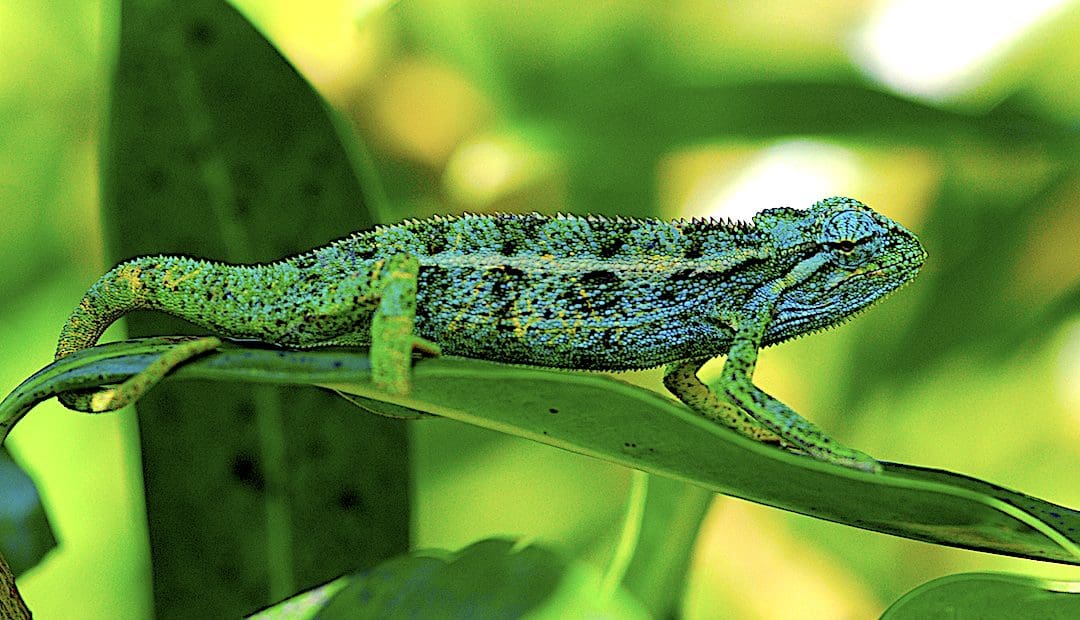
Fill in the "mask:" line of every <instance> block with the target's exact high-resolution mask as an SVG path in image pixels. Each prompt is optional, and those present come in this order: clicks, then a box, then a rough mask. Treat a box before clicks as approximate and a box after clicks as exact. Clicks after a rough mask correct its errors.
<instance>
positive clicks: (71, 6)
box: [0, 0, 1080, 617]
mask: <svg viewBox="0 0 1080 620" xmlns="http://www.w3.org/2000/svg"><path fill="white" fill-rule="evenodd" d="M236 4H237V6H238V7H239V8H240V9H241V10H242V11H244V12H245V13H246V14H247V15H249V16H250V17H251V18H252V19H253V21H255V23H256V24H257V25H259V27H260V28H262V29H263V30H264V32H266V33H267V34H268V36H269V37H270V38H271V40H273V41H274V42H275V43H276V44H277V45H279V47H280V48H281V49H282V50H283V52H284V53H285V55H286V56H287V57H288V58H290V59H291V60H292V61H293V62H294V63H296V64H297V66H298V67H299V68H300V69H301V70H302V71H303V72H304V74H305V75H306V76H307V77H308V78H309V79H310V80H311V81H312V82H313V83H314V84H315V85H316V86H317V87H318V88H319V89H320V90H321V92H322V93H323V94H324V95H325V96H326V97H327V98H328V99H329V100H330V102H331V103H332V104H333V105H334V106H336V107H337V108H338V109H339V110H341V111H342V113H343V114H344V115H346V116H347V117H348V118H349V119H350V121H351V122H352V123H353V126H354V127H355V128H356V129H357V131H358V135H359V137H360V140H361V141H362V146H363V148H364V151H365V152H366V153H367V155H368V156H369V158H370V161H371V162H373V163H374V165H375V168H374V170H375V172H376V174H375V175H374V176H375V177H377V181H378V183H379V190H378V191H383V192H385V194H386V196H387V198H388V204H391V205H393V208H394V212H392V213H390V212H388V213H385V214H382V216H383V217H385V218H386V219H388V220H390V219H397V218H399V217H406V216H413V215H424V214H429V213H433V212H450V211H461V210H495V209H499V210H515V211H523V210H543V211H555V210H572V211H575V212H602V213H609V214H633V215H663V216H691V215H704V214H716V215H732V214H736V207H738V208H741V209H747V210H752V209H757V208H763V207H769V206H777V204H778V203H789V204H792V205H793V206H798V205H799V204H805V203H806V202H808V201H809V200H812V199H813V198H817V197H821V196H822V195H826V194H850V195H854V196H856V197H858V198H860V199H862V200H864V201H865V202H867V203H869V204H871V205H873V206H874V207H875V208H877V209H879V210H880V211H882V212H884V213H886V214H888V215H890V216H891V217H894V218H895V219H897V220H899V221H901V222H902V223H904V224H905V225H906V226H908V227H909V228H911V229H912V230H914V231H916V232H917V233H918V234H919V235H920V237H921V238H922V239H923V241H924V244H925V245H926V246H927V249H928V251H929V254H930V256H929V259H928V262H927V266H926V268H925V272H924V273H923V274H922V275H921V276H920V277H919V278H918V279H917V280H916V281H915V282H914V283H913V284H912V285H910V286H909V287H907V289H905V290H904V291H901V292H900V293H898V294H897V295H896V296H895V298H894V299H890V300H887V301H886V302H884V303H883V304H882V305H881V306H880V307H878V308H875V309H874V310H872V311H870V312H868V313H866V314H865V315H864V316H861V317H859V318H857V319H856V320H854V321H853V322H852V323H851V324H850V325H845V326H843V327H841V328H839V329H837V330H834V331H832V332H830V333H827V334H821V335H816V336H812V337H808V338H804V339H802V340H800V341H797V342H795V343H791V344H789V345H785V346H784V347H781V348H778V349H775V350H769V351H767V352H765V354H764V355H763V358H762V360H761V361H760V363H759V371H758V379H759V382H760V383H761V384H762V385H763V386H764V387H765V388H766V389H768V390H770V391H771V392H773V393H775V394H776V395H777V396H779V397H781V398H782V399H783V400H785V401H787V402H789V403H790V404H792V405H793V406H794V408H795V409H796V410H798V411H800V412H801V413H804V414H805V415H807V417H809V418H811V419H813V420H814V421H815V422H818V423H820V425H821V426H823V427H824V428H826V429H829V430H830V431H831V432H832V433H833V434H835V435H837V436H838V438H839V439H841V440H843V441H845V443H848V444H850V445H854V446H857V447H859V448H861V449H864V450H865V451H867V452H869V453H871V454H873V455H875V456H878V457H880V458H884V459H888V460H894V461H902V462H908V463H918V464H923V465H930V466H937V467H943V468H947V469H950V470H955V471H961V472H966V473H970V474H973V475H976V476H978V477H980V478H984V479H988V480H993V481H995V482H998V483H1001V484H1003V485H1005V486H1008V487H1011V488H1020V489H1024V490H1026V491H1029V492H1031V493H1033V494H1035V495H1038V496H1040V497H1045V498H1047V499H1050V500H1053V501H1056V502H1058V503H1061V504H1065V505H1072V506H1076V505H1078V504H1080V495H1078V494H1080V488H1078V487H1077V485H1076V483H1075V476H1074V475H1072V473H1071V472H1074V471H1076V465H1077V460H1078V459H1080V449H1078V446H1080V392H1078V391H1077V387H1076V386H1077V385H1080V323H1078V322H1077V321H1076V318H1075V317H1076V314H1077V300H1078V296H1077V290H1080V285H1078V280H1080V244H1078V243H1076V232H1075V231H1076V230H1078V227H1080V207H1078V202H1080V175H1078V174H1077V168H1076V164H1075V162H1076V161H1077V160H1078V157H1077V156H1078V155H1080V136H1078V129H1077V128H1078V126H1080V125H1078V124H1077V119H1078V118H1080V99H1077V96H1076V89H1075V88H1074V86H1073V84H1074V82H1075V79H1074V76H1075V75H1076V73H1077V67H1078V65H1080V54H1078V53H1077V52H1076V50H1075V40H1076V38H1077V37H1078V36H1080V11H1077V7H1076V4H1075V3H1074V2H1066V3H1062V5H1061V8H1059V9H1058V10H1057V11H1056V12H1053V13H1048V14H1047V16H1046V17H1045V18H1044V19H1043V20H1042V21H1040V22H1037V23H1035V24H1034V25H1033V26H1032V27H1031V28H1029V29H1028V30H1026V31H1022V32H1020V33H1019V34H1018V36H1017V38H1016V39H1015V40H1014V41H1013V42H1011V43H1010V44H1008V45H1004V46H1001V47H998V48H995V49H994V50H993V53H989V54H984V61H983V62H982V64H980V65H977V67H976V68H977V71H975V73H974V77H970V75H969V76H965V78H964V81H965V84H967V86H966V88H965V89H963V90H962V91H961V92H960V93H959V94H958V95H955V97H956V98H955V99H942V100H937V99H935V100H920V99H917V98H915V97H913V96H908V95H905V94H904V93H902V92H901V93H892V92H890V91H889V90H888V89H887V88H886V87H885V86H883V83H884V82H882V81H879V78H878V76H876V75H875V74H871V73H868V72H867V71H866V70H864V69H862V68H860V67H863V66H867V65H868V63H867V62H866V58H867V54H868V52H867V51H866V50H865V47H864V43H863V41H864V36H865V35H866V33H867V28H868V25H869V24H872V23H874V22H875V21H876V20H878V19H879V18H880V15H881V13H880V12H881V11H882V9H879V6H882V5H879V3H871V2H861V1H858V0H856V1H853V2H849V1H842V2H831V3H815V4H814V5H813V8H810V7H811V5H809V4H807V3H800V2H794V1H777V2H767V3H761V2H734V3H717V2H711V1H709V0H677V1H675V2H667V3H636V2H608V3H582V2H569V1H566V0H557V1H555V2H544V3H539V2H535V3H506V2H501V1H498V0H472V1H468V2H459V1H454V2H450V1H449V0H415V1H414V0H401V1H399V2H396V3H380V2H376V1H371V2H356V1H353V0H325V1H322V2H304V3H292V2H271V1H269V0H244V1H239V0H238V1H237V3H236ZM888 4H890V3H885V5H888ZM927 4H929V3H927ZM1000 4H1013V3H1000ZM1017 6H1019V5H1017ZM930 10H935V9H934V8H933V7H932V6H931V8H930ZM937 10H943V9H942V8H941V7H938V9H937ZM989 11H990V7H989V6H988V7H984V9H983V10H982V11H980V13H979V14H977V15H971V16H965V18H964V19H962V20H956V21H955V22H952V23H950V22H948V21H947V20H944V19H942V18H941V17H940V16H936V15H934V14H932V13H931V14H927V15H925V16H924V21H923V24H922V27H921V28H915V29H913V30H911V31H910V32H909V34H908V39H909V40H910V42H911V44H912V46H913V47H914V48H915V49H919V48H926V47H931V46H934V45H937V46H939V48H935V49H942V50H945V51H948V48H947V47H940V46H942V45H944V43H943V41H945V42H951V44H952V45H955V46H963V45H964V42H963V41H964V40H965V39H964V36H963V35H966V34H968V33H970V32H974V31H977V30H978V29H979V27H980V24H981V23H982V22H983V21H989V20H990V16H991V13H990V12H989ZM115 17H116V5H115V4H114V3H113V2H103V3H101V4H97V3H88V2H81V1H80V2H54V3H25V2H16V3H2V4H0V51H2V52H3V53H2V54H0V63H2V70H0V119H3V121H4V122H2V123H0V145H3V146H0V148H3V149H4V156H3V157H2V158H0V162H2V163H0V218H2V221H3V223H4V225H3V226H2V227H0V241H2V245H0V292H2V293H3V295H2V296H0V299H3V300H4V302H3V303H0V325H2V326H3V327H5V329H2V330H0V355H2V359H3V363H2V364H0V369H2V370H0V390H2V391H4V392H5V393H6V392H7V391H8V390H10V389H11V388H12V387H14V386H15V385H17V384H18V382H19V381H20V380H21V379H22V378H23V377H25V376H28V375H29V374H30V373H31V372H33V371H34V370H36V369H37V368H39V367H40V366H42V365H44V364H45V363H46V362H47V361H48V360H49V358H50V356H51V350H52V346H53V344H54V339H55V335H56V332H57V330H58V328H59V326H60V325H61V323H62V321H63V319H64V318H65V316H66V314H67V312H68V310H69V309H70V308H71V306H72V305H73V304H74V303H75V302H76V301H77V299H78V297H79V295H80V294H81V292H82V291H83V290H84V289H85V287H86V286H87V285H88V284H89V283H90V282H91V281H92V279H93V278H94V277H96V276H97V275H98V274H99V273H100V272H102V271H103V270H104V268H105V267H106V265H104V264H103V259H102V256H103V250H102V247H101V235H100V234H99V232H98V228H99V227H98V219H97V218H98V216H97V215H96V213H97V208H98V204H97V190H96V177H95V166H96V159H95V154H96V152H97V149H98V139H99V138H98V136H99V135H100V134H99V127H100V123H101V120H102V113H101V111H102V110H103V109H104V105H105V101H106V99H105V93H106V92H107V89H106V68H107V67H108V66H109V65H108V62H109V59H110V58H111V57H112V55H113V54H114V53H115V50H114V48H113V47H112V45H113V44H114V43H115V27H116V26H115V23H114V19H115ZM943 21H944V22H945V23H944V24H943V26H944V30H943V31H944V32H947V33H948V35H949V36H948V37H947V38H945V37H940V36H938V37H937V38H934V37H935V36H936V35H934V33H935V32H939V31H942V29H941V28H937V27H936V25H937V24H939V23H941V22H943ZM931 25H934V26H935V28H930V27H929V26H931ZM945 51H942V52H940V56H941V58H940V63H939V64H945V61H946V58H945ZM152 130H153V128H152V127H148V128H147V131H152ZM374 182H375V180H374V179H369V182H368V183H367V185H368V186H369V187H370V186H372V184H373V183H374ZM297 222H300V223H301V224H302V222H303V219H302V218H300V217H293V218H292V219H290V220H288V223H287V224H285V225H288V226H297V225H298V224H297ZM343 224H344V225H346V227H350V225H351V224H353V223H350V222H344V223H343ZM351 227H354V226H351ZM630 378H631V379H632V380H634V381H639V382H641V383H643V384H646V385H648V386H650V387H653V388H656V389H660V388H659V381H658V376H657V375H656V373H641V374H638V375H633V376H631V377H630ZM415 429H416V430H415V434H414V437H415V439H416V445H415V446H414V448H413V450H412V452H413V456H414V459H413V462H414V471H415V480H416V512H415V516H414V521H413V525H414V531H415V540H416V542H417V543H419V544H420V545H422V546H437V547H443V548H459V547H463V546H465V545H466V544H467V543H469V542H471V541H474V540H477V539H480V538H485V537H489V536H496V535H500V534H510V535H515V536H517V535H522V534H526V535H533V536H537V537H540V538H542V539H544V540H551V541H558V543H559V544H561V545H563V546H564V547H567V548H571V549H574V550H577V551H580V552H582V553H583V554H584V555H585V556H586V557H588V556H590V555H591V554H598V556H599V557H603V555H606V553H607V550H608V548H609V545H610V543H611V533H610V530H611V526H612V524H613V522H614V518H615V514H616V513H617V511H618V509H619V507H620V505H621V496H620V494H621V493H622V492H623V491H624V490H625V473H624V472H622V471H621V470H619V469H618V468H615V467H612V466H609V465H607V464H602V463H598V462H595V461H592V460H590V459H587V458H584V457H579V456H574V455H569V454H565V453H562V452H560V451H557V450H553V449H550V448H546V447H541V446H536V445H533V444H529V443H525V442H521V441H519V440H513V439H506V438H503V437H500V436H497V435H495V434H491V433H485V432H482V431H475V430H472V429H468V428H464V427H462V426H459V425H456V424H455V423H452V422H447V421H429V422H425V423H424V424H422V425H417V426H416V427H415ZM133 430H134V427H133V421H132V419H131V418H130V417H124V416H103V417H98V418H88V417H86V416H75V415H72V414H68V413H67V412H61V411H59V410H55V409H54V410H50V411H42V412H40V413H38V414H37V415H35V416H31V417H30V418H28V419H27V420H26V421H25V422H24V423H23V424H21V425H20V427H19V429H18V430H17V431H16V433H15V435H14V437H13V439H14V440H15V441H14V445H13V446H12V453H13V455H14V456H15V457H16V459H17V460H19V461H20V462H21V463H23V464H24V465H25V467H26V468H27V470H28V471H29V472H30V473H31V475H32V476H33V477H34V478H35V480H36V481H37V482H38V483H39V488H40V489H41V491H42V495H43V498H44V500H45V503H46V506H47V508H48V509H49V510H50V515H51V516H55V517H56V526H57V529H58V538H59V539H60V540H62V541H63V545H62V547H61V548H60V549H59V550H58V552H57V553H54V554H52V555H51V556H50V558H49V559H48V561H47V562H45V563H44V564H42V565H41V566H39V567H38V568H37V569H35V570H33V571H31V572H30V573H29V574H27V575H26V576H25V577H24V578H22V579H20V585H21V586H22V587H23V590H24V594H25V595H26V597H27V599H28V602H29V603H30V604H31V607H32V608H34V609H35V611H37V612H38V613H40V614H41V615H43V616H47V615H53V616H59V617H64V616H70V615H71V614H72V613H73V612H79V613H80V614H81V615H83V616H84V617H86V616H95V615H96V616H98V617H112V616H115V615H123V616H128V617H130V616H139V615H143V614H145V610H146V609H148V607H147V603H146V598H145V595H141V594H140V592H145V591H146V584H147V583H148V580H147V572H146V571H147V568H146V567H147V565H146V559H145V547H144V543H143V542H142V541H143V537H144V533H143V530H142V526H141V525H140V521H139V515H140V514H141V506H140V505H139V504H140V500H139V499H138V498H140V497H141V486H140V483H139V480H138V477H137V476H136V475H132V472H133V471H137V469H138V465H137V461H136V460H135V459H136V457H134V456H133V454H134V451H133V446H134V445H136V444H135V440H134V433H133ZM122 446H126V451H122V450H121V447H122ZM463 497H466V498H469V501H462V498H463ZM706 525H707V528H706V530H705V531H704V532H703V536H702V537H701V539H700V540H699V544H698V548H697V554H696V558H695V564H694V570H693V572H692V574H691V577H690V580H691V583H690V591H689V594H688V598H687V608H686V609H687V613H688V615H689V616H690V617H710V616H715V615H716V614H717V610H723V611H724V615H730V616H739V617H790V616H791V615H794V614H795V613H796V612H798V613H801V614H803V615H815V616H819V617H839V616H847V617H867V616H873V615H875V614H877V613H880V611H881V610H882V609H884V608H885V606H886V605H887V604H888V603H889V602H890V601H892V600H895V599H896V598H897V597H898V596H900V595H901V594H902V593H903V592H905V591H907V590H910V589H911V588H912V587H914V586H915V585H917V584H919V583H923V582H925V581H927V580H929V579H930V578H932V577H935V576H938V575H942V574H946V573H950V572H958V571H964V570H989V569H994V570H1002V569H1008V570H1013V571H1017V572H1026V573H1030V574H1038V575H1046V576H1053V577H1057V578H1067V577H1068V576H1070V575H1072V576H1074V577H1075V571H1069V570H1066V569H1063V568H1061V567H1041V566H1030V565H1028V564H1025V563H1022V562H1019V561H1010V560H1004V559H999V558H994V557H991V556H986V555H981V554H976V553H970V552H962V551H952V550H945V549H936V548H935V549H931V548H928V547H926V546H924V545H920V544H919V543H912V542H907V541H902V540H898V539H892V538H889V537H883V536H880V535H876V534H869V533H864V532H860V531H857V530H853V529H850V528H842V527H839V526H834V525H829V524H824V523H820V522H816V521H813V520H809V519H805V518H801V517H795V516H787V515H782V514H779V513H778V512H776V511H771V510H769V509H764V508H755V507H751V506H746V505H743V504H741V503H739V502H736V501H731V500H720V501H717V502H716V503H715V507H714V510H713V513H712V514H711V515H710V518H709V519H708V521H707V522H706ZM105 558H108V559H109V561H105ZM140 584H141V585H140ZM766 592H767V593H768V596H767V597H766V596H757V594H759V593H766ZM65 605H68V606H65Z"/></svg>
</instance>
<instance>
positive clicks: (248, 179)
mask: <svg viewBox="0 0 1080 620" xmlns="http://www.w3.org/2000/svg"><path fill="white" fill-rule="evenodd" d="M120 20H121V23H120V35H119V46H120V49H119V54H118V57H117V60H116V68H115V74H114V76H113V84H112V87H113V92H112V98H111V107H110V110H109V120H108V124H107V132H106V139H105V140H104V146H103V153H102V184H103V191H102V198H103V205H104V207H103V208H104V220H105V229H106V231H107V235H108V237H109V244H108V246H109V247H110V249H111V253H110V257H111V259H113V260H116V261H119V260H122V259H126V258H129V257H131V256H134V255H140V254H159V253H168V252H173V253H180V254H185V255H195V256H200V257H203V258H207V259H215V260H224V261H228V262H252V261H265V260H270V259H276V258H280V257H281V256H283V255H286V254H290V253H296V252H299V251H301V250H305V249H307V248H310V247H313V246H316V245H321V244H324V243H326V242H327V241H329V240H331V239H333V238H334V237H340V236H343V235H345V234H347V233H348V232H351V231H352V230H355V229H357V228H366V227H370V226H371V225H372V224H373V218H372V217H371V215H370V208H371V205H370V204H366V203H365V200H364V197H365V191H364V189H369V188H361V187H360V185H359V183H358V181H357V174H356V171H355V170H354V168H353V165H352V162H351V158H350V153H349V152H348V151H347V147H346V146H345V145H344V144H343V141H342V137H341V135H339V131H338V129H339V128H338V126H337V125H336V123H337V121H336V119H334V118H333V117H332V116H331V115H330V114H329V113H328V111H327V109H326V107H325V105H324V103H323V102H322V100H321V99H320V98H319V96H318V95H317V94H316V93H315V92H314V91H313V90H312V88H311V87H310V86H309V85H308V84H307V83H306V82H305V81H304V80H303V79H302V78H301V77H300V76H299V75H298V74H297V72H296V71H295V70H294V69H293V68H292V67H291V66H290V65H289V64H288V63H287V62H286V61H285V60H284V59H283V58H282V57H281V55H280V54H279V53H278V52H277V50H275V49H274V48H273V47H272V46H271V45H270V44H269V43H268V42H267V41H266V40H265V39H264V38H263V37H262V36H261V35H260V34H259V33H258V32H257V31H256V30H255V29H254V28H253V27H252V26H251V25H250V24H249V23H248V22H247V21H246V20H245V19H244V18H243V17H241V16H240V15H239V14H238V13H237V12H236V11H235V10H234V9H233V8H232V7H231V6H230V5H228V4H227V3H226V2H224V1H222V0H197V1H191V2H179V1H170V0H123V1H122V2H121V4H120ZM128 328H129V332H130V333H133V334H155V333H156V334H160V333H174V332H182V331H185V330H190V329H191V327H190V326H188V325H186V324H184V323H182V322H180V321H177V320H175V319H170V318H169V317H165V316H163V315H143V316H138V315H137V316H134V317H131V318H130V319H129V320H128ZM138 408H139V414H140V427H141V432H142V456H143V463H144V472H145V477H146V503H147V510H148V517H149V528H150V543H151V555H152V559H153V578H154V584H153V586H154V595H155V600H156V606H157V607H156V609H157V614H158V615H159V616H161V617H230V616H232V617H235V616H240V615H242V614H244V613H247V612H250V611H251V610H253V609H256V608H258V607H260V606H262V605H265V604H267V603H268V602H270V601H274V600H280V599H281V598H282V597H284V596H286V595H288V594H291V593H293V592H296V591H297V590H298V589H300V588H305V587H310V586H312V585H314V584H316V583H321V582H324V581H326V580H327V579H329V578H331V577H334V576H337V575H340V574H342V573H345V572H350V571H354V570H357V569H359V568H363V567H366V566H373V565H375V564H376V563H378V562H380V561H382V560H383V559H385V558H388V557H392V556H394V555H396V554H398V553H400V552H402V551H403V550H405V549H406V548H407V547H408V540H409V536H408V527H409V521H410V517H409V466H408V446H407V440H406V434H405V428H404V427H403V426H401V425H398V424H393V423H390V422H388V421H386V420H382V419H376V418H373V417H370V416H356V415H353V413H354V412H353V410H352V409H351V408H350V407H348V406H346V405H345V404H344V403H342V402H341V401H340V400H339V399H335V398H333V397H331V396H329V395H327V394H325V393H323V392H320V391H317V390H312V389H307V390H287V391H286V390H280V389H274V388H266V387H263V388H256V389H242V388H238V387H237V386H234V385H201V386H197V387H196V388H195V390H194V393H193V394H191V395H189V396H186V397H185V396H182V395H181V392H178V391H175V390H173V389H172V388H171V386H164V388H163V389H161V390H156V391H155V394H153V395H152V397H151V398H149V399H146V400H143V401H141V402H140V403H139V407H138Z"/></svg>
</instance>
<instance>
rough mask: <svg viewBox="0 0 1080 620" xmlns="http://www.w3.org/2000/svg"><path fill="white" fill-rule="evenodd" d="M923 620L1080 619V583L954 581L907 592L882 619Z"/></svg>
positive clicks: (988, 576)
mask: <svg viewBox="0 0 1080 620" xmlns="http://www.w3.org/2000/svg"><path fill="white" fill-rule="evenodd" d="M924 618H955V619H956V620H964V619H967V618H970V619H972V620H974V619H976V618H977V619H978V620H1013V619H1014V618H1041V619H1042V620H1057V619H1061V620H1065V619H1067V618H1080V583H1076V582H1064V581H1052V580H1049V579H1038V578H1035V577H1027V576H1022V575H1006V574H994V573H967V574H963V575H949V576H947V577H941V578H939V579H935V580H933V581H931V582H929V583H924V584H923V585H921V586H919V587H917V588H915V589H914V590H912V591H911V592H908V593H907V594H905V595H904V596H903V598H901V599H900V600H898V601H896V602H895V603H893V604H892V605H891V606H889V608H888V609H886V610H885V613H884V614H882V616H881V620H908V619H911V620H923V619H924Z"/></svg>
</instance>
